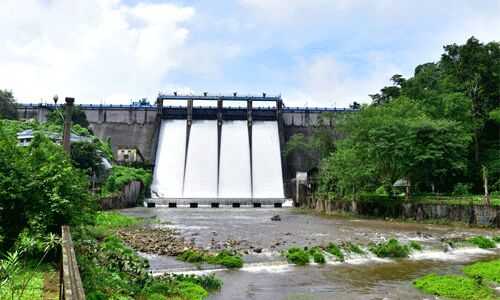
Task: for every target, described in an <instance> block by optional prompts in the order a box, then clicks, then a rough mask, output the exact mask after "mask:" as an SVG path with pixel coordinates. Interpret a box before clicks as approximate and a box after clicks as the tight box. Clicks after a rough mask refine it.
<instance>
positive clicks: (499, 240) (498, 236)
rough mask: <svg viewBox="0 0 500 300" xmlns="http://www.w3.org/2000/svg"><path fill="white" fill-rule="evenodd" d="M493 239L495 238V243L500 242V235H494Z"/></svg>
mask: <svg viewBox="0 0 500 300" xmlns="http://www.w3.org/2000/svg"><path fill="white" fill-rule="evenodd" d="M492 240H493V241H494V242H495V243H500V235H495V236H493V238H492Z"/></svg>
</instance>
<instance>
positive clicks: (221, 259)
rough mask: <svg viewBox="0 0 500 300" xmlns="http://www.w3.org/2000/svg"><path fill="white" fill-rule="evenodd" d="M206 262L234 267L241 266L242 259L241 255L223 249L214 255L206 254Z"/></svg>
mask: <svg viewBox="0 0 500 300" xmlns="http://www.w3.org/2000/svg"><path fill="white" fill-rule="evenodd" d="M205 260H206V262H208V263H209V264H213V265H221V266H224V267H226V268H230V269H234V268H241V267H243V260H242V259H241V257H239V256H236V255H233V254H232V253H231V251H228V250H225V251H222V252H220V253H218V254H217V255H215V256H208V258H206V259H205Z"/></svg>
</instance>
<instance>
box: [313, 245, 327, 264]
mask: <svg viewBox="0 0 500 300" xmlns="http://www.w3.org/2000/svg"><path fill="white" fill-rule="evenodd" d="M309 255H310V256H311V257H312V258H313V261H314V262H315V263H318V264H324V263H325V262H326V259H325V256H324V255H323V253H321V251H320V250H318V249H317V248H311V249H310V250H309Z"/></svg>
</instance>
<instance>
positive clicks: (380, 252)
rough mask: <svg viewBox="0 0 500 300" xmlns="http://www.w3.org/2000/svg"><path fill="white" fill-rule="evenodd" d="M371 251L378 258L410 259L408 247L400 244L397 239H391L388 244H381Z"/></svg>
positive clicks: (373, 247) (372, 247) (371, 248)
mask: <svg viewBox="0 0 500 300" xmlns="http://www.w3.org/2000/svg"><path fill="white" fill-rule="evenodd" d="M370 251H371V252H373V253H374V254H375V255H376V256H377V257H382V258H385V257H387V258H399V257H408V254H409V249H408V246H403V245H401V244H399V242H398V241H397V240H396V239H390V240H389V241H388V242H386V243H380V244H378V245H376V246H371V247H370Z"/></svg>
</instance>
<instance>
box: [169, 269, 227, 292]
mask: <svg viewBox="0 0 500 300" xmlns="http://www.w3.org/2000/svg"><path fill="white" fill-rule="evenodd" d="M175 279H176V280H178V281H189V282H192V283H196V284H197V285H199V286H202V287H203V288H205V289H207V290H218V289H220V288H221V287H222V280H220V279H217V278H215V274H214V273H212V274H210V275H201V276H195V275H192V274H191V275H184V274H179V275H175Z"/></svg>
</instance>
